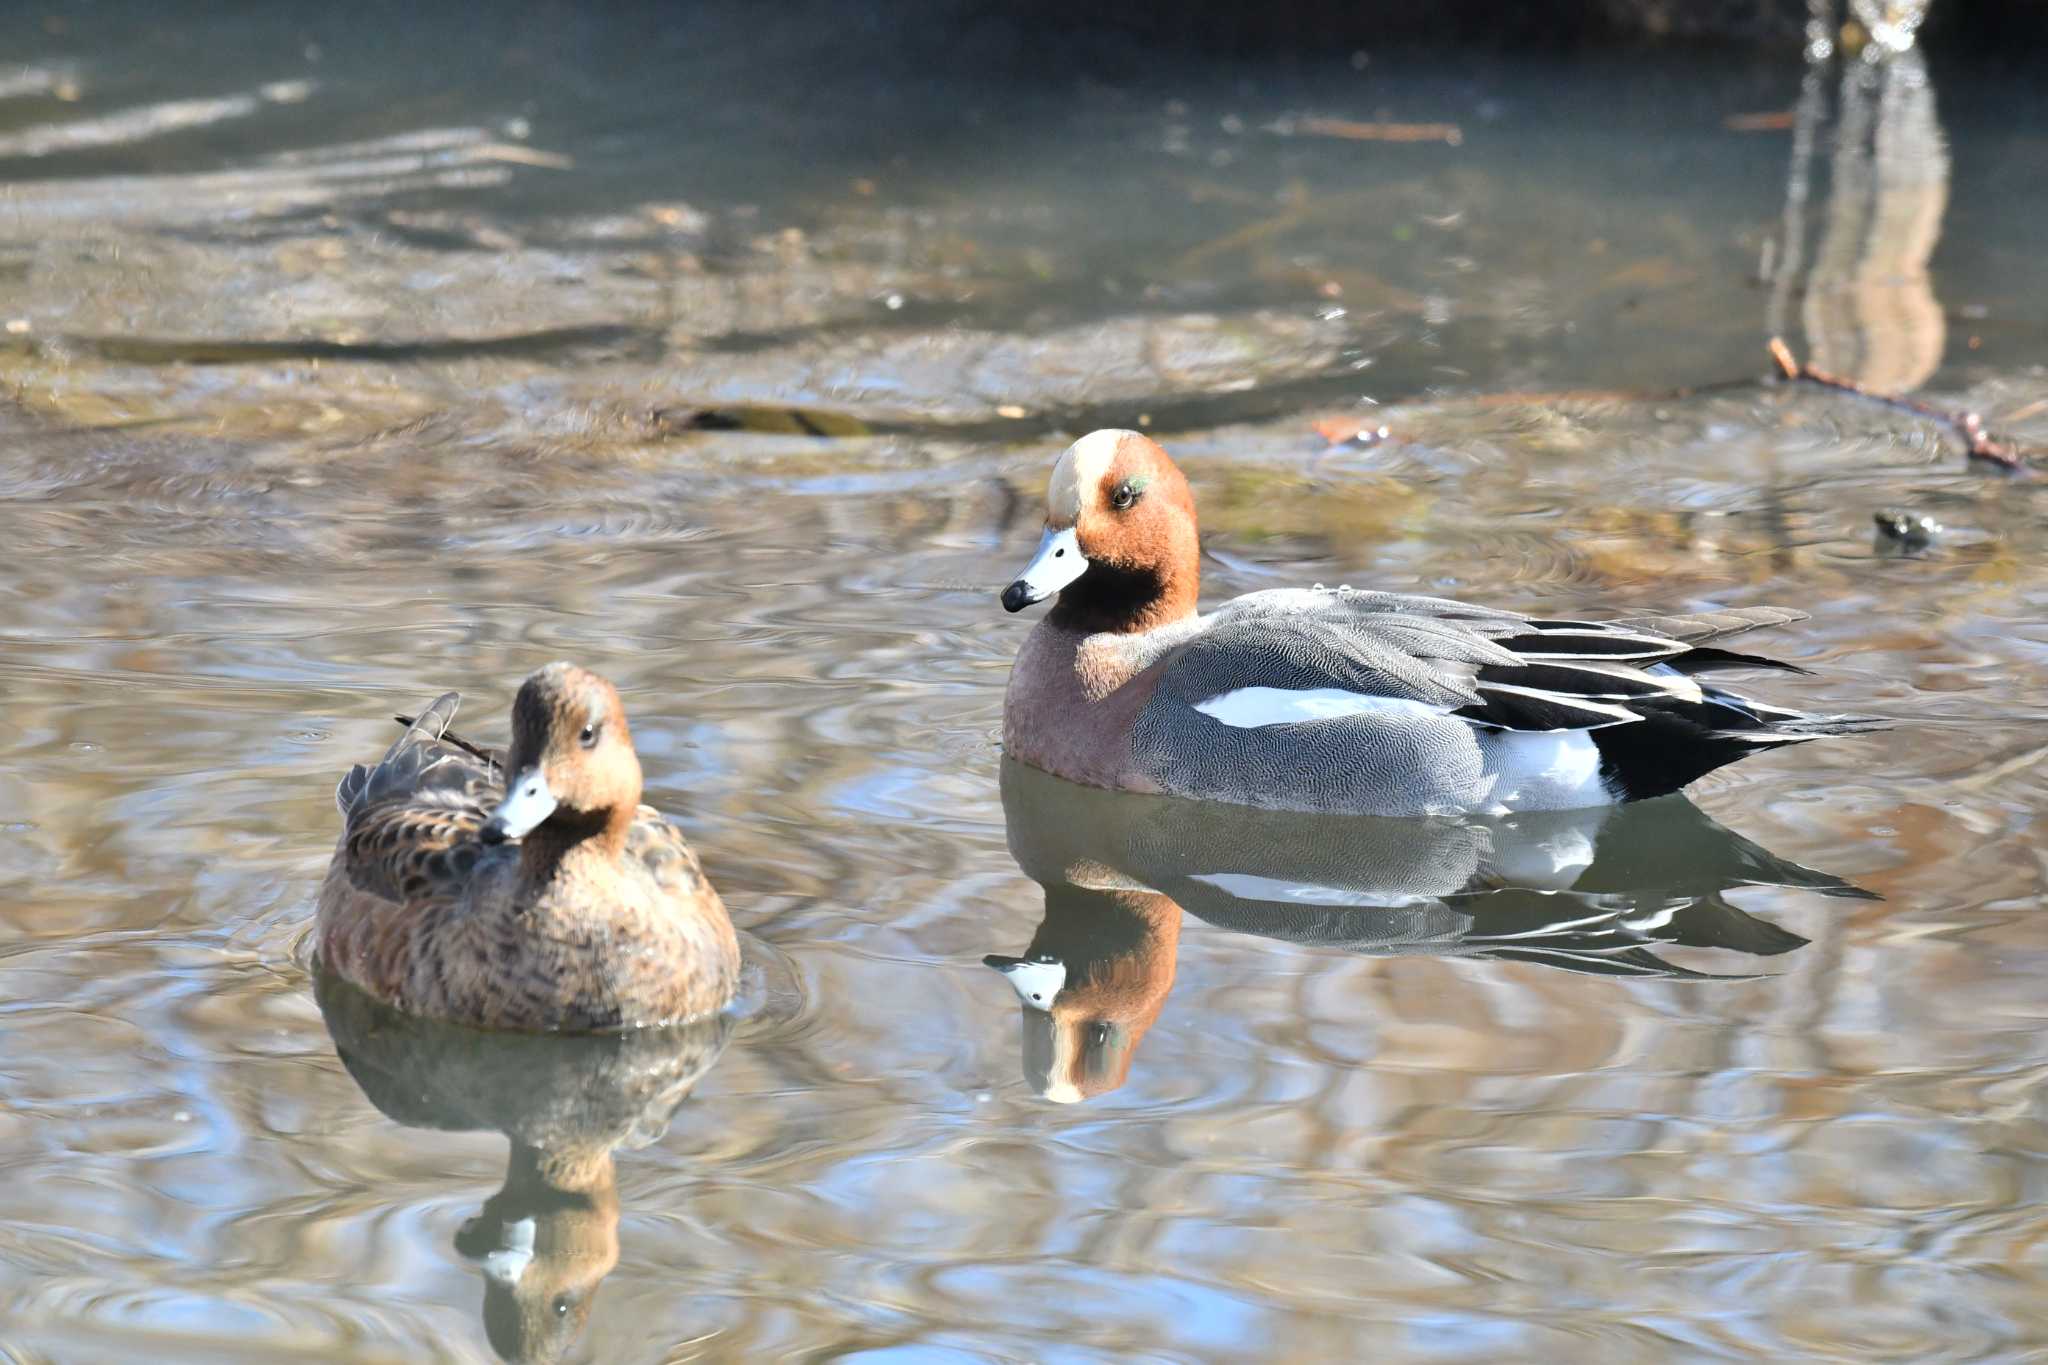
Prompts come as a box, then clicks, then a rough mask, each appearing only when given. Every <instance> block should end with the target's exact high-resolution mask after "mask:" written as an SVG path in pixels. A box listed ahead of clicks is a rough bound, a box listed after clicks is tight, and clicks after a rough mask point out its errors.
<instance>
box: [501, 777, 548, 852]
mask: <svg viewBox="0 0 2048 1365" xmlns="http://www.w3.org/2000/svg"><path fill="white" fill-rule="evenodd" d="M554 813H555V794H554V793H553V792H551V791H549V790H548V780H547V778H546V777H545V776H544V775H543V774H542V773H541V770H540V768H539V767H538V766H535V767H532V768H528V769H527V770H526V771H524V772H522V773H520V774H518V775H517V776H515V777H514V778H513V779H512V785H511V787H510V788H508V789H507V791H506V792H505V799H504V800H503V801H500V802H499V803H498V808H497V809H496V810H494V811H492V812H491V818H490V819H489V820H486V821H485V822H484V828H483V837H484V842H486V843H491V844H496V843H502V842H503V841H504V840H506V839H518V838H521V837H522V836H524V835H527V834H530V833H532V832H533V830H535V829H536V828H538V827H539V825H540V822H541V821H543V820H545V819H547V818H548V817H549V816H550V815H553V814H554Z"/></svg>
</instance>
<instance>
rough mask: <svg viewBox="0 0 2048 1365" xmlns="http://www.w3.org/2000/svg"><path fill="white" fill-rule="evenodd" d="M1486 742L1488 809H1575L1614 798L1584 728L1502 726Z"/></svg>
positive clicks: (1607, 802)
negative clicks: (1489, 786)
mask: <svg viewBox="0 0 2048 1365" xmlns="http://www.w3.org/2000/svg"><path fill="white" fill-rule="evenodd" d="M1490 740H1491V742H1490V743H1488V744H1487V745H1486V766H1487V770H1488V771H1489V772H1491V773H1492V774H1493V775H1494V782H1493V793H1492V795H1491V796H1490V797H1489V798H1488V800H1487V801H1486V803H1485V805H1484V807H1483V809H1486V810H1491V811H1518V810H1578V809H1581V808H1583V807H1586V806H1609V805H1613V804H1614V793H1613V792H1611V791H1609V790H1608V788H1607V783H1606V782H1604V781H1603V780H1602V779H1601V777H1600V746H1599V745H1597V744H1595V743H1594V742H1593V736H1592V735H1590V734H1588V733H1587V732H1586V731H1584V730H1538V731H1517V730H1504V731H1501V732H1499V733H1497V734H1494V735H1492V736H1491V737H1490Z"/></svg>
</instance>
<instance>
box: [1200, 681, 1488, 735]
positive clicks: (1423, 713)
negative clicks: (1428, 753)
mask: <svg viewBox="0 0 2048 1365" xmlns="http://www.w3.org/2000/svg"><path fill="white" fill-rule="evenodd" d="M1195 709H1196V710H1197V711H1200V712H1201V713H1202V714H1203V715H1205V716H1208V717H1210V718H1211V719H1213V720H1218V721H1221V722H1222V723H1223V724H1225V725H1228V726H1231V727H1233V728H1235V729H1239V730H1255V729H1257V728H1259V727H1260V726H1262V725H1291V724H1294V723H1296V722H1298V721H1304V720H1337V719H1340V718H1342V717H1344V716H1374V715H1378V716H1397V717H1406V718H1409V719H1414V720H1425V719H1426V720H1440V719H1442V718H1443V717H1444V716H1446V715H1448V714H1450V713H1449V712H1447V711H1445V710H1444V709H1443V708H1442V707H1438V706H1431V705H1429V703H1427V702H1420V701H1409V700H1408V699H1407V698H1405V697H1375V696H1372V695H1370V694H1368V693H1364V692H1347V691H1346V690H1344V689H1343V688H1341V687H1240V688H1238V689H1237V690H1235V691H1233V692H1219V693H1218V694H1217V695H1215V696H1213V697H1211V698H1209V699H1208V700H1207V701H1204V702H1197V703H1196V704H1195Z"/></svg>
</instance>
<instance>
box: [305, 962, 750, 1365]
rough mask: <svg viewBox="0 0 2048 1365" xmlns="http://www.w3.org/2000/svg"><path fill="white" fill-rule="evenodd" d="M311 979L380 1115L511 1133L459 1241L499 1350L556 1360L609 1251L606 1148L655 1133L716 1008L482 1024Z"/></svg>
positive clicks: (714, 1020)
mask: <svg viewBox="0 0 2048 1365" xmlns="http://www.w3.org/2000/svg"><path fill="white" fill-rule="evenodd" d="M316 989H317V996H318V999H319V1002H320V1012H321V1014H322V1015H323V1016H324V1017H325V1019H326V1021H327V1030H328V1032H329V1033H330V1034H332V1035H333V1037H334V1045H335V1050H336V1051H337V1052H338V1053H339V1054H340V1055H341V1060H342V1063H343V1064H344V1065H345V1066H347V1067H348V1071H349V1075H351V1076H353V1077H354V1078H355V1081H356V1084H357V1085H359V1086H361V1087H362V1089H363V1093H364V1094H365V1095H367V1096H368V1097H369V1100H370V1102H371V1103H372V1104H374V1105H376V1106H377V1108H378V1109H379V1110H381V1111H382V1112H383V1113H384V1114H385V1115H386V1116H387V1117H389V1118H391V1119H392V1120H393V1121H394V1122H397V1123H402V1124H405V1125H407V1126H409V1127H414V1128H440V1129H451V1130H479V1129H491V1130H495V1131H497V1132H501V1133H504V1134H505V1135H506V1137H507V1138H509V1139H510V1140H511V1144H512V1148H511V1153H510V1156H509V1159H508V1161H507V1163H506V1169H505V1183H504V1185H503V1187H502V1188H500V1189H499V1191H498V1192H497V1193H496V1194H494V1195H492V1196H491V1197H490V1199H489V1200H487V1201H485V1203H484V1206H483V1208H482V1209H481V1210H480V1211H479V1212H478V1213H477V1216H476V1217H474V1218H472V1219H470V1220H469V1221H468V1222H467V1223H465V1224H464V1225H463V1227H462V1230H461V1231H460V1232H459V1233H457V1234H456V1239H455V1245H456V1249H457V1250H458V1251H459V1252H461V1253H462V1254H463V1255H464V1256H465V1257H467V1258H469V1259H470V1260H471V1261H473V1262H475V1263H476V1265H477V1266H478V1268H479V1269H480V1270H481V1271H482V1272H483V1279H484V1305H483V1317H484V1331H485V1333H486V1334H487V1335H488V1336H489V1338H490V1342H491V1345H492V1347H493V1348H494V1349H495V1350H496V1351H497V1352H498V1354H499V1355H501V1356H503V1357H504V1358H505V1359H507V1360H515V1361H549V1360H558V1359H560V1358H561V1357H562V1356H563V1355H564V1354H565V1353H566V1352H567V1350H568V1348H569V1347H570V1345H571V1344H572V1343H573V1342H574V1341H575V1339H576V1338H577V1337H578V1336H579V1335H580V1334H581V1332H582V1329H583V1326H584V1324H585V1323H586V1322H587V1321H588V1320H589V1316H590V1306H591V1301H592V1298H593V1297H594V1295H595V1293H596V1291H597V1286H598V1283H599V1282H600V1281H602V1280H603V1279H604V1277H605V1276H606V1275H608V1274H610V1273H611V1270H612V1267H613V1266H614V1265H616V1264H617V1263H618V1259H619V1235H618V1234H619V1196H618V1187H617V1184H616V1182H615V1179H614V1174H613V1167H612V1152H613V1150H614V1149H615V1148H619V1147H625V1148H628V1149H631V1148H635V1147H643V1146H645V1145H647V1144H648V1143H650V1142H652V1141H654V1140H655V1139H656V1138H658V1137H660V1136H661V1134H662V1132H663V1131H664V1130H665V1129H666V1128H667V1127H668V1121H669V1117H670V1115H672V1114H673V1113H674V1112H675V1108H676V1106H677V1105H678V1104H679V1103H681V1102H682V1099H683V1097H684V1096H685V1095H687V1094H688V1093H689V1092H690V1088H691V1087H692V1086H694V1085H695V1084H696V1083H697V1080H698V1079H699V1078H700V1077H701V1076H703V1074H704V1073H705V1072H706V1071H708V1070H710V1068H711V1065H712V1063H713V1062H715V1061H716V1060H717V1059H718V1054H719V1052H720V1050H721V1049H723V1047H724V1046H725V1038H726V1032H727V1028H728V1025H727V1021H726V1016H724V1015H722V1014H721V1015H713V1016H711V1017H709V1018H707V1019H704V1020H701V1021H699V1022H697V1023H694V1024H690V1025H686V1026H683V1027H678V1028H666V1029H644V1030H636V1031H633V1032H628V1033H612V1034H582V1035H564V1034H512V1033H486V1032H482V1031H478V1030H474V1029H468V1028H463V1027H460V1026H457V1025H452V1024H444V1023H439V1022H436V1021H433V1020H428V1019H421V1018H419V1017H417V1016H413V1015H408V1014H402V1013H400V1012H398V1011H397V1010H394V1009H392V1008H390V1007H389V1006H386V1005H382V1004H379V1003H378V1002H377V1001H375V1000H372V999H371V998H370V997H369V996H367V995H364V994H363V993H362V992H360V991H358V990H357V989H355V988H354V987H352V986H350V985H349V984H348V983H346V982H344V981H342V980H341V979H340V978H338V977H336V976H334V975H332V974H330V973H324V972H323V973H322V974H321V976H320V979H319V981H318V983H317V988H316Z"/></svg>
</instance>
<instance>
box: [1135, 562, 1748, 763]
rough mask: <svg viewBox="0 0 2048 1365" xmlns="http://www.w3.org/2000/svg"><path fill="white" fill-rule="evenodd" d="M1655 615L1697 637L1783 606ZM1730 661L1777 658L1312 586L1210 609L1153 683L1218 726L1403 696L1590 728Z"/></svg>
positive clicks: (1635, 627)
mask: <svg viewBox="0 0 2048 1365" xmlns="http://www.w3.org/2000/svg"><path fill="white" fill-rule="evenodd" d="M1737 617H1740V618H1741V619H1740V620H1737V619H1732V618H1737ZM1724 618H1726V619H1724ZM1658 619H1659V620H1660V621H1662V620H1671V621H1676V622H1680V623H1684V624H1686V625H1687V626H1689V627H1690V628H1691V629H1692V631H1693V638H1694V639H1695V640H1704V639H1714V638H1719V637H1720V636H1722V635H1727V634H1732V633H1733V632H1734V631H1736V630H1747V629H1753V628H1755V627H1756V626H1761V625H1769V624H1776V623H1777V621H1778V620H1780V619H1789V616H1788V615H1787V614H1783V613H1775V612H1774V613H1772V619H1769V620H1765V619H1755V618H1753V617H1751V616H1750V615H1748V614H1742V613H1718V614H1715V616H1714V617H1712V618H1710V617H1690V618H1658ZM1729 667H1780V668H1782V667H1788V666H1787V665H1782V664H1777V663H1776V662H1775V661H1773V660H1769V659H1763V658H1759V657H1756V656H1751V655H1742V654H1734V653H1732V652H1730V651H1726V650H1720V649H1702V648H1700V646H1699V645H1698V644H1695V643H1692V642H1690V641H1688V640H1685V639H1680V638H1676V637H1675V636H1674V635H1671V634H1667V633H1665V632H1664V631H1662V630H1660V629H1657V628H1655V627H1653V626H1651V625H1649V624H1647V623H1644V622H1635V621H1619V622H1596V621H1564V620H1539V619H1533V618H1530V617H1525V616H1521V615H1518V614H1516V613H1513V612H1503V611H1495V610H1492V609H1489V608H1485V607H1474V606H1469V605H1467V604H1465V603H1461V602H1451V601H1447V600H1444V599H1442V598H1434V597H1411V596H1407V595H1404V594H1396V593H1376V592H1356V591H1352V590H1349V589H1320V590H1316V589H1312V590H1305V591H1303V590H1286V591H1278V592H1263V593H1253V594H1251V595H1250V596H1247V597H1241V598H1238V599H1237V600H1236V601H1234V602H1231V603H1229V604H1228V605H1226V606H1225V607H1223V608H1221V609H1219V610H1218V611H1217V612H1216V613H1215V614H1214V616H1212V617H1211V618H1210V621H1209V625H1208V628H1207V629H1206V630H1204V631H1203V632H1202V633H1201V634H1200V635H1199V636H1197V637H1196V638H1195V639H1194V640H1193V641H1191V642H1190V643H1188V644H1187V645H1186V646H1184V647H1183V648H1182V649H1181V650H1180V651H1179V652H1178V657H1176V658H1175V659H1174V660H1173V661H1172V662H1171V664H1170V665H1169V668H1168V670H1167V672H1166V674H1165V675H1164V676H1163V677H1162V680H1161V687H1162V689H1167V690H1168V692H1169V695H1175V696H1177V698H1178V699H1180V700H1183V701H1185V702H1186V703H1187V704H1189V705H1191V706H1194V707H1195V708H1196V709H1197V710H1200V711H1203V712H1205V713H1206V714H1209V715H1211V716H1213V717H1215V718H1217V719H1219V720H1223V721H1225V723H1229V724H1246V723H1250V724H1279V723H1287V722H1293V721H1312V720H1317V719H1327V718H1334V717H1336V716H1340V715H1346V714H1359V713H1363V712H1367V711H1370V710H1371V709H1373V708H1374V707H1375V705H1380V704H1385V703H1394V704H1404V703H1405V704H1410V705H1419V706H1423V707H1428V708H1431V709H1434V710H1437V711H1440V712H1442V713H1444V714H1448V715H1454V716H1456V717H1458V718H1459V719H1461V720H1464V721H1467V722H1469V723H1471V724H1474V725H1479V726H1486V727H1490V728H1495V729H1503V730H1542V731H1549V730H1589V729H1599V728H1601V727H1604V726H1610V725H1623V724H1628V723H1630V722H1633V721H1637V720H1640V719H1641V718H1642V714H1641V710H1640V708H1642V707H1644V706H1646V705H1653V704H1656V703H1659V702H1691V703H1698V702H1700V701H1701V700H1702V693H1701V690H1700V686H1699V684H1698V683H1696V682H1694V681H1693V680H1692V678H1691V676H1690V675H1691V674H1692V673H1694V672H1700V671H1705V670H1706V669H1709V668H1729Z"/></svg>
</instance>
